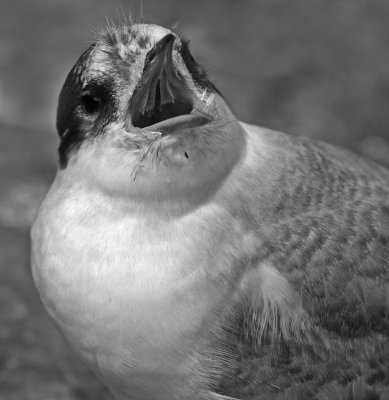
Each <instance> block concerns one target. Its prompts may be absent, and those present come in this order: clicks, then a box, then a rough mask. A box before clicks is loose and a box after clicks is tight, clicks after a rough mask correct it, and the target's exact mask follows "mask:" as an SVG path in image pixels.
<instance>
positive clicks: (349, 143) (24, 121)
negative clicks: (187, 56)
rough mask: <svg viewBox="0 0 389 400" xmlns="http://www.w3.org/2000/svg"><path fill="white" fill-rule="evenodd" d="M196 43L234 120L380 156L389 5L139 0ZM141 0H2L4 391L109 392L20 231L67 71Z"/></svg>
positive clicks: (52, 150) (97, 395) (0, 309)
mask: <svg viewBox="0 0 389 400" xmlns="http://www.w3.org/2000/svg"><path fill="white" fill-rule="evenodd" d="M142 8H143V15H144V21H145V22H153V23H158V24H160V25H166V26H168V27H171V26H173V25H175V24H176V23H178V28H179V30H180V32H182V33H184V34H185V35H186V36H187V37H188V38H190V39H191V42H192V52H193V55H194V57H195V58H196V59H197V60H198V61H200V62H201V63H202V64H204V65H205V66H206V67H207V68H208V69H209V71H210V73H211V77H212V80H213V81H214V83H215V84H216V85H217V86H218V87H219V89H220V90H221V91H222V92H223V93H224V95H225V97H226V99H227V100H228V101H229V103H230V105H231V107H232V109H233V110H234V111H235V113H236V116H237V117H238V118H240V119H242V120H244V121H247V122H252V123H255V124H259V125H263V126H266V127H269V128H273V129H276V130H282V131H285V132H288V133H290V134H293V135H305V136H310V137H312V138H315V139H322V140H326V141H329V142H332V143H336V144H339V145H342V146H345V147H348V148H351V149H353V150H355V151H357V152H359V153H362V154H364V155H365V156H367V157H370V158H373V159H375V160H377V161H379V162H381V163H383V164H386V165H389V110H388V108H389V1H387V0H381V1H380V0H366V1H362V0H240V1H238V0H235V1H233V0H190V1H189V0H188V1H187V0H165V1H158V0H144V1H143V2H142ZM140 9H141V6H140V2H139V1H136V2H135V1H134V2H129V1H124V0H122V1H119V0H113V1H102V0H99V1H92V0H58V1H49V0H35V1H34V0H30V1H29V0H12V1H11V0H9V1H6V0H1V3H0V184H1V186H0V399H6V400H13V399H15V400H16V399H17V400H23V399H40V400H45V399H46V400H49V399H59V400H61V399H67V400H70V399H72V400H73V399H79V400H81V399H103V398H106V399H108V395H107V393H106V392H105V390H104V389H102V386H101V384H100V383H99V382H97V381H96V379H95V378H94V377H93V375H92V374H91V373H90V372H89V371H88V370H87V369H86V368H85V367H84V366H83V365H82V364H81V363H80V362H79V361H78V359H77V358H76V357H75V356H74V355H73V354H72V352H71V351H70V350H69V348H68V346H67V345H66V344H65V342H64V341H63V340H62V338H61V337H60V336H59V334H58V333H57V331H56V330H55V329H54V328H53V326H52V325H51V323H50V322H49V321H48V318H47V317H46V315H45V313H44V311H43V309H42V306H41V304H40V302H39V300H38V297H37V295H36V292H35V289H34V288H33V286H32V282H31V277H30V272H29V259H28V258H29V239H28V229H29V226H30V224H31V221H32V218H33V216H34V213H35V211H36V208H37V206H38V204H39V202H40V200H41V198H42V196H43V195H44V193H45V191H46V190H47V188H48V185H49V184H50V181H51V180H52V178H53V176H54V173H55V169H56V147H57V144H58V141H57V137H56V132H55V127H54V123H55V110H56V101H57V96H58V93H59V90H60V87H61V85H62V83H63V81H64V78H65V76H66V74H67V72H68V71H69V69H70V68H71V66H72V64H73V63H74V61H75V60H76V58H77V57H78V56H79V55H80V53H81V52H82V51H83V49H85V48H86V47H87V46H88V44H89V43H90V42H91V41H92V40H93V37H94V34H93V32H94V31H96V30H97V29H98V28H99V27H102V26H104V25H105V16H109V17H110V18H112V19H114V20H118V19H119V20H120V17H118V16H119V15H120V14H121V13H122V12H124V13H125V14H128V13H129V12H131V11H132V12H133V14H134V15H135V16H139V15H140V14H141V12H140Z"/></svg>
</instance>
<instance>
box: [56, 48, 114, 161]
mask: <svg viewBox="0 0 389 400" xmlns="http://www.w3.org/2000/svg"><path fill="white" fill-rule="evenodd" d="M92 49H93V46H92V47H90V48H89V49H88V50H87V51H86V52H85V53H84V54H83V55H82V56H81V57H80V58H79V60H78V61H77V62H76V64H75V66H74V67H73V68H72V70H71V71H70V73H69V75H68V77H67V78H66V81H65V83H64V86H63V88H62V91H61V94H60V97H59V103H58V110H57V129H58V133H59V136H60V139H61V143H60V145H59V148H58V153H59V162H60V167H61V168H62V169H63V168H66V165H67V163H68V161H69V158H70V156H71V154H73V153H74V152H76V151H77V150H78V149H79V148H80V147H81V145H82V144H83V143H84V142H86V141H91V140H93V139H94V138H95V137H97V136H99V135H102V134H104V131H105V128H106V126H107V125H108V124H109V123H111V122H113V121H115V119H116V118H117V103H118V101H117V98H116V97H115V86H114V78H113V77H112V76H106V75H105V76H102V77H99V78H95V79H93V80H91V81H89V82H87V83H86V82H85V76H86V71H87V69H88V64H89V56H90V53H91V51H92ZM85 83H86V84H85ZM85 96H90V97H91V98H95V99H98V101H99V107H97V108H96V109H88V107H85V104H83V101H84V102H85Z"/></svg>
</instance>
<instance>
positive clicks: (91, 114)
mask: <svg viewBox="0 0 389 400" xmlns="http://www.w3.org/2000/svg"><path fill="white" fill-rule="evenodd" d="M57 128H58V132H59V136H60V146H59V169H58V173H57V176H56V178H55V180H54V182H53V184H52V187H51V189H50V191H49V192H48V194H47V196H46V198H45V199H44V201H43V203H42V205H41V207H40V210H39V213H38V215H37V217H36V220H35V222H34V225H33V228H32V269H33V276H34V280H35V284H36V286H37V288H38V290H39V293H40V296H41V298H42V301H43V303H44V305H45V306H46V308H47V310H48V312H49V314H50V315H51V316H52V318H53V319H54V320H55V321H56V323H57V325H58V326H59V328H60V330H61V331H62V333H63V334H64V336H65V337H66V339H67V340H68V341H69V343H70V344H71V346H72V347H73V348H74V350H75V351H76V352H77V353H78V354H79V356H80V357H81V358H82V359H83V360H84V361H85V362H86V363H87V364H88V365H89V366H90V367H91V368H92V369H93V370H94V371H95V372H96V374H97V375H98V376H99V377H100V378H101V379H102V380H103V382H104V383H105V384H106V385H107V386H108V387H109V388H110V389H111V391H112V393H113V394H114V396H115V398H116V399H118V400H125V399H134V400H172V399H180V400H185V399H203V400H211V399H254V398H255V399H294V398H296V399H302V400H303V399H314V398H317V399H327V398H328V399H331V398H338V397H334V396H335V394H334V393H335V392H336V393H337V394H336V395H339V393H340V395H341V394H342V393H345V396H346V395H347V393H349V390H351V389H350V387H352V388H355V387H357V388H360V394H361V396H362V395H363V394H364V393H367V394H366V396H367V395H368V393H373V394H374V393H376V395H377V396H379V394H380V393H381V392H383V391H384V388H385V385H386V386H387V385H388V382H389V377H388V375H387V366H388V361H389V356H388V335H389V321H388V318H389V294H388V293H389V290H388V289H389V283H388V282H389V277H388V271H389V261H388V260H389V171H388V170H386V169H384V168H383V167H380V166H378V165H376V164H374V163H373V162H370V161H365V160H363V159H361V158H358V157H357V156H355V155H353V154H351V153H349V152H347V151H345V150H341V149H338V148H335V147H333V146H330V145H327V144H324V143H320V142H313V141H310V140H307V139H303V138H295V137H290V136H287V135H284V134H281V133H277V132H273V131H269V130H266V129H263V128H260V127H257V126H252V125H247V124H245V123H242V122H240V121H238V120H237V119H236V118H235V116H234V115H233V114H232V112H231V110H230V109H229V107H228V105H227V103H226V101H225V100H224V98H223V97H222V95H221V94H220V92H219V91H218V90H217V89H216V88H215V86H214V85H213V84H212V83H211V82H210V81H209V79H208V77H207V75H206V73H205V71H204V69H203V68H202V67H201V66H200V65H198V64H197V63H196V61H195V60H194V59H193V57H192V55H191V53H190V51H189V48H188V43H187V42H186V41H184V40H183V39H182V38H181V37H180V36H179V35H177V34H175V33H174V32H172V31H170V30H168V29H165V28H162V27H159V26H156V25H144V24H135V25H130V26H119V27H110V28H107V30H106V31H104V32H103V33H102V34H101V35H100V36H99V37H98V39H97V40H96V42H95V43H94V44H93V45H92V46H90V47H89V48H88V49H87V50H86V51H85V52H84V54H83V55H81V57H80V58H79V60H78V61H77V62H76V64H75V66H74V67H73V69H72V70H71V71H70V73H69V75H68V77H67V78H66V81H65V84H64V86H63V88H62V91H61V94H60V97H59V104H58V116H57ZM385 371H386V372H385ZM385 374H386V375H385ZM352 390H354V389H352ZM331 393H332V394H331ZM326 396H328V397H326ZM339 398H341V397H339ZM344 398H346V397H344ZM347 398H349V397H347ZM350 398H351V397H350ZM358 398H361V399H362V398H364V397H358ZM366 398H378V397H366Z"/></svg>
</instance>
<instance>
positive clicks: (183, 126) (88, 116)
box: [57, 24, 245, 199]
mask: <svg viewBox="0 0 389 400" xmlns="http://www.w3.org/2000/svg"><path fill="white" fill-rule="evenodd" d="M57 129H58V132H59V136H60V146H59V162H60V173H63V174H68V175H69V174H71V175H72V176H73V179H76V180H79V181H80V180H81V181H88V182H89V183H90V184H92V185H94V186H96V187H98V188H100V189H101V190H105V191H108V192H110V193H114V194H122V195H125V196H132V197H140V198H143V199H145V198H147V199H161V198H165V197H166V198H168V197H171V196H177V195H178V196H180V197H187V198H197V197H199V196H200V194H202V195H206V194H207V193H209V192H210V191H212V190H215V189H216V188H217V186H218V185H219V184H220V183H221V182H222V181H223V177H225V176H226V175H228V172H229V171H230V170H231V168H233V165H234V164H235V163H236V162H238V160H239V158H240V155H241V153H242V149H243V148H244V142H245V139H244V131H243V129H242V128H241V125H240V124H239V122H238V121H237V120H236V119H235V117H234V115H233V114H232V112H231V111H230V109H229V107H228V106H227V104H226V102H225V101H224V99H223V97H222V96H221V95H220V93H219V92H218V90H217V89H216V88H215V86H214V85H213V84H212V83H211V82H210V81H209V79H208V77H207V74H206V73H205V71H204V69H203V68H202V67H201V66H200V65H199V64H197V63H196V61H195V60H194V59H193V57H192V55H191V53H190V51H189V47H188V43H187V42H186V41H185V40H183V39H181V37H180V36H178V35H177V34H175V33H173V32H172V31H170V30H168V29H165V28H162V27H160V26H156V25H145V24H136V25H131V26H119V27H108V28H106V29H105V30H104V31H103V32H102V33H101V34H100V35H99V37H98V38H97V40H96V42H95V43H94V44H92V45H91V46H90V47H89V48H88V49H87V50H86V51H85V52H84V53H83V54H82V55H81V56H80V58H79V59H78V60H77V62H76V64H75V65H74V67H73V68H72V70H71V71H70V73H69V75H68V76H67V78H66V81H65V83H64V86H63V88H62V91H61V94H60V97H59V104H58V113H57ZM200 197H201V196H200Z"/></svg>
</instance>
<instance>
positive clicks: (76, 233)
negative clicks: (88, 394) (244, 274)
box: [32, 183, 236, 393]
mask: <svg viewBox="0 0 389 400" xmlns="http://www.w3.org/2000/svg"><path fill="white" fill-rule="evenodd" d="M58 185H59V184H58V183H54V185H53V187H52V189H51V191H50V192H49V194H48V196H47V198H46V199H45V201H44V203H43V204H42V207H41V210H40V212H39V215H38V217H37V219H36V221H35V223H34V226H33V230H32V244H33V249H32V254H33V275H34V279H35V282H36V285H37V287H38V290H39V292H40V294H41V297H42V300H43V302H44V304H45V306H46V307H47V309H48V311H49V313H50V314H51V315H52V317H53V318H54V319H55V320H56V321H57V323H58V324H59V326H60V327H61V329H62V331H63V333H64V334H65V336H66V337H67V339H68V340H69V342H70V343H71V344H72V345H73V347H74V348H75V349H76V351H77V352H78V353H79V354H80V355H81V356H82V358H84V360H86V361H87V362H88V363H89V365H90V366H91V367H92V368H93V369H94V370H95V371H96V372H97V373H98V374H99V375H101V376H102V377H103V378H104V379H105V380H106V381H108V383H109V381H110V380H115V381H116V380H117V379H119V380H120V379H123V380H125V381H127V382H131V380H129V379H128V378H129V377H130V376H133V378H134V380H133V382H135V381H136V382H138V383H139V382H142V381H143V380H144V379H147V381H148V383H147V384H148V385H150V382H153V381H155V382H156V385H157V388H156V389H155V390H156V391H160V390H161V388H160V387H159V386H158V385H160V384H161V382H165V383H166V382H167V381H169V379H175V380H182V374H187V373H189V372H188V370H187V369H186V367H185V366H186V365H187V363H188V359H190V356H191V352H192V351H193V349H194V348H196V346H197V344H198V343H199V342H201V340H203V339H204V334H205V332H208V331H209V324H211V323H213V322H214V320H215V316H216V315H217V314H218V313H219V312H220V310H221V309H222V308H223V306H224V305H225V301H224V299H225V296H226V293H227V292H228V289H227V288H226V290H225V291H224V290H223V289H222V287H223V285H222V284H221V278H220V275H221V274H223V270H225V269H226V268H229V261H230V259H231V258H232V257H234V250H233V249H232V247H231V250H229V249H228V246H230V245H231V246H232V244H231V240H229V239H226V238H227V237H229V236H231V238H232V235H231V234H230V232H231V231H232V230H231V229H229V227H228V223H229V221H230V222H231V219H230V218H229V217H228V216H226V215H223V216H222V215H221V213H223V211H222V210H221V209H217V208H215V207H214V206H209V207H207V208H205V209H203V210H199V211H197V214H196V215H194V216H186V217H182V218H178V219H174V220H171V221H166V220H165V221H162V220H157V219H139V218H135V217H133V216H129V215H126V214H123V213H121V212H119V211H118V210H116V211H115V212H112V205H110V204H108V203H107V204H103V203H101V201H100V200H97V199H93V198H92V197H91V196H92V194H91V193H88V194H87V193H80V192H78V193H77V194H75V193H67V192H66V191H64V190H62V189H61V188H60V187H58ZM99 202H100V203H99ZM212 221H215V222H214V223H213V222H212ZM217 221H219V222H217ZM220 221H223V224H224V225H227V226H225V228H224V229H220V228H221V227H220V226H218V224H219V223H220ZM214 230H215V231H217V232H218V233H217V235H215V233H214ZM234 231H236V229H234ZM222 253H223V255H221V254H222ZM210 266H211V267H212V268H211V269H210ZM150 377H151V379H150ZM173 377H174V378H173ZM139 385H140V386H142V384H141V383H139ZM135 386H136V385H135ZM131 390H132V393H134V390H136V388H134V387H132V388H131Z"/></svg>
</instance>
